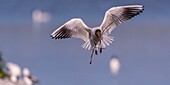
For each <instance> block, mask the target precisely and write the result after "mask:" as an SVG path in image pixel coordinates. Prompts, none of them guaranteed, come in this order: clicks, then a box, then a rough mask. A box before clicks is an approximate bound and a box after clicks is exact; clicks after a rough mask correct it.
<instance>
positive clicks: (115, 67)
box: [110, 57, 120, 76]
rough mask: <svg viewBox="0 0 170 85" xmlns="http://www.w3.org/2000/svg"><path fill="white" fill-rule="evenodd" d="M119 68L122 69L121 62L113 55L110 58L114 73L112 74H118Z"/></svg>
mask: <svg viewBox="0 0 170 85" xmlns="http://www.w3.org/2000/svg"><path fill="white" fill-rule="evenodd" d="M119 69H120V62H119V60H118V58H116V57H111V59H110V71H111V73H112V76H115V75H116V74H118V72H119Z"/></svg>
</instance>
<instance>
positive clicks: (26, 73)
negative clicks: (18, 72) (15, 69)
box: [23, 68, 38, 85]
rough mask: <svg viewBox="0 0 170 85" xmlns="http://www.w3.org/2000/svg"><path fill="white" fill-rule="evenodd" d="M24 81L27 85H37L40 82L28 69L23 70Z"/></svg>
mask: <svg viewBox="0 0 170 85" xmlns="http://www.w3.org/2000/svg"><path fill="white" fill-rule="evenodd" d="M23 76H24V78H23V80H24V82H25V83H26V85H33V84H35V83H38V80H37V78H36V77H35V76H33V75H31V74H30V71H29V69H28V68H24V69H23Z"/></svg>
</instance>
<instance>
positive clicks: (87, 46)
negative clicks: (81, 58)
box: [81, 40, 91, 50]
mask: <svg viewBox="0 0 170 85" xmlns="http://www.w3.org/2000/svg"><path fill="white" fill-rule="evenodd" d="M81 47H82V48H84V49H88V50H90V49H91V43H90V40H88V41H86V42H85V43H84V44H83V45H82V46H81Z"/></svg>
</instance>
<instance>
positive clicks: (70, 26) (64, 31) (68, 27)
mask: <svg viewBox="0 0 170 85" xmlns="http://www.w3.org/2000/svg"><path fill="white" fill-rule="evenodd" d="M89 30H90V29H89V27H87V26H86V25H85V23H84V22H83V21H82V20H81V19H79V18H74V19H71V20H70V21H68V22H66V23H65V24H64V25H62V26H61V27H59V28H58V29H56V30H55V31H54V32H53V33H52V34H51V37H52V38H54V39H63V38H72V37H74V38H79V39H82V40H83V41H87V40H88V39H89Z"/></svg>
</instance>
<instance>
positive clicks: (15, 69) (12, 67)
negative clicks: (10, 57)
mask: <svg viewBox="0 0 170 85" xmlns="http://www.w3.org/2000/svg"><path fill="white" fill-rule="evenodd" d="M6 67H7V69H8V75H9V77H10V80H11V81H12V82H14V83H16V82H17V81H18V79H19V77H20V76H21V68H20V67H19V65H17V64H15V63H12V62H8V63H7V64H6Z"/></svg>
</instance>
